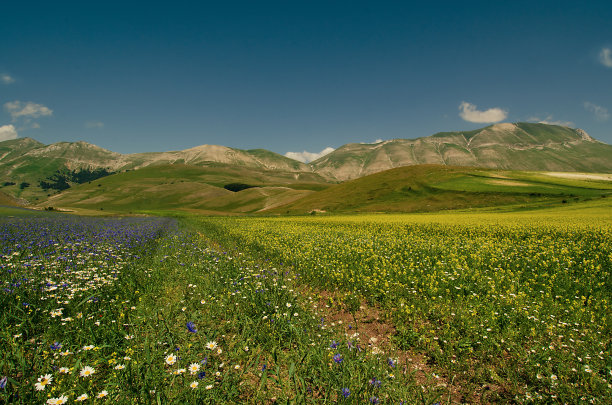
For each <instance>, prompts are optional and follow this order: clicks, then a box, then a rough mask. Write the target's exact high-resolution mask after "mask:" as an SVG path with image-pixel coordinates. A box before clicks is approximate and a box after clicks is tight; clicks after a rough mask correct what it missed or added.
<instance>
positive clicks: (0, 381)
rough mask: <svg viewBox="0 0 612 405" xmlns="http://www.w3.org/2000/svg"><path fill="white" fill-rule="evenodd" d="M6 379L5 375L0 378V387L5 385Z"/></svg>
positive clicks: (2, 387)
mask: <svg viewBox="0 0 612 405" xmlns="http://www.w3.org/2000/svg"><path fill="white" fill-rule="evenodd" d="M7 380H8V378H7V377H6V376H4V377H2V379H0V389H4V388H5V387H6V381H7Z"/></svg>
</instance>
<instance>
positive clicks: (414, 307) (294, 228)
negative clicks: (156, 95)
mask: <svg viewBox="0 0 612 405" xmlns="http://www.w3.org/2000/svg"><path fill="white" fill-rule="evenodd" d="M607 200H608V199H599V200H593V201H590V202H588V203H585V204H582V205H580V206H579V205H578V204H576V205H570V206H567V207H563V208H562V209H548V210H546V209H543V210H539V211H534V212H516V211H514V212H513V211H511V210H509V211H507V212H485V211H483V212H463V213H457V212H455V213H440V214H412V215H344V216H322V217H318V216H315V217H311V216H308V217H287V218H261V217H260V218H257V217H250V218H246V217H242V218H238V217H234V218H230V217H201V216H197V215H184V214H180V215H178V214H176V213H175V216H176V218H174V219H169V218H159V217H157V218H156V217H149V218H127V217H124V218H83V217H76V216H68V215H60V214H53V213H49V214H45V213H41V215H40V216H38V217H12V218H9V217H5V218H3V219H1V220H0V235H1V238H0V275H1V278H0V281H1V282H2V291H1V292H0V305H1V306H2V308H3V312H2V317H1V318H0V341H1V342H2V347H3V354H4V355H3V356H2V358H1V359H0V401H3V402H5V403H45V402H46V403H67V402H70V403H72V402H80V401H83V402H89V403H103V402H107V401H110V402H118V403H147V404H148V403H159V404H161V403H210V404H219V403H337V402H338V403H352V404H361V403H395V404H399V403H408V404H413V403H422V404H434V403H436V402H439V403H441V404H442V403H461V402H469V403H506V402H517V403H580V402H586V403H589V402H590V403H606V401H607V398H609V397H610V395H611V394H612V386H611V382H612V374H611V373H612V372H611V369H612V360H611V357H610V347H611V339H610V337H611V336H612V333H611V323H612V322H611V321H612V319H611V311H610V296H611V294H610V291H611V288H610V287H611V283H612V280H611V276H610V271H611V269H612V252H611V246H612V211H610V209H609V204H608V203H607ZM166 214H171V213H170V212H167V213H166Z"/></svg>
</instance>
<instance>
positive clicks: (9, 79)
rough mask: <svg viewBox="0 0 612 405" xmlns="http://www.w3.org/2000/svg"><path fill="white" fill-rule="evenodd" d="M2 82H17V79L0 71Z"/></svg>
mask: <svg viewBox="0 0 612 405" xmlns="http://www.w3.org/2000/svg"><path fill="white" fill-rule="evenodd" d="M0 82H2V83H4V84H11V83H13V82H15V79H14V78H13V77H12V76H11V75H9V74H6V73H0Z"/></svg>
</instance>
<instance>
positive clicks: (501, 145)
mask: <svg viewBox="0 0 612 405" xmlns="http://www.w3.org/2000/svg"><path fill="white" fill-rule="evenodd" d="M428 163H433V164H443V165H454V166H477V167H487V168H496V169H507V170H538V171H580V172H612V146H610V145H607V144H604V143H601V142H599V141H597V140H595V139H593V138H591V137H590V136H589V135H588V134H587V133H586V132H584V131H583V130H581V129H572V128H568V127H561V126H556V125H546V124H531V123H516V124H510V123H504V124H496V125H491V126H488V127H486V128H482V129H478V130H475V131H469V132H442V133H437V134H434V135H432V136H428V137H424V138H417V139H394V140H389V141H383V142H379V143H376V144H347V145H344V146H342V147H340V148H338V149H336V150H335V151H334V152H332V153H330V154H328V155H325V156H323V157H322V158H320V159H318V160H316V161H314V162H312V163H311V166H312V168H313V170H314V171H315V172H317V173H319V174H321V175H323V176H326V177H328V178H332V179H336V180H340V181H344V180H349V179H355V178H359V177H362V176H365V175H368V174H373V173H377V172H381V171H384V170H388V169H392V168H395V167H401V166H410V165H417V164H428Z"/></svg>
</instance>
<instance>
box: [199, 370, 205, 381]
mask: <svg viewBox="0 0 612 405" xmlns="http://www.w3.org/2000/svg"><path fill="white" fill-rule="evenodd" d="M204 377H206V371H201V372H200V374H198V378H199V379H200V380H201V379H202V378H204Z"/></svg>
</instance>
